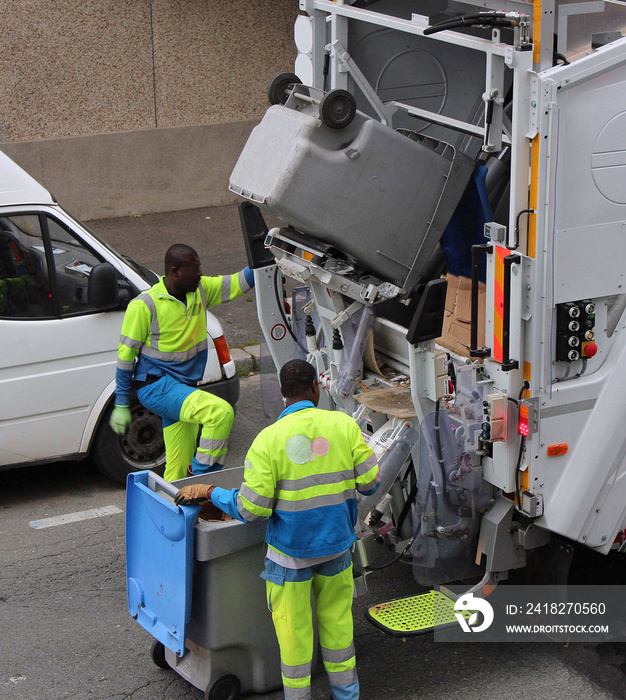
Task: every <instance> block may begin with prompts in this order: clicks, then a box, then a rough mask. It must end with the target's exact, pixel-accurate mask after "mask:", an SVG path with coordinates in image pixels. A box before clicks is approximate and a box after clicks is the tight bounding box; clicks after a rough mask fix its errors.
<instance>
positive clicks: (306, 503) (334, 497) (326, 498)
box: [274, 489, 356, 513]
mask: <svg viewBox="0 0 626 700" xmlns="http://www.w3.org/2000/svg"><path fill="white" fill-rule="evenodd" d="M351 498H356V492H355V490H354V489H346V490H345V491H342V492H341V493H329V494H324V495H322V496H314V497H313V498H305V499H303V500H302V501H285V500H283V499H280V498H279V499H277V500H276V505H275V506H274V510H282V511H286V512H289V513H299V512H302V511H304V510H312V509H313V508H321V507H322V506H335V505H338V504H339V503H345V502H346V501H347V500H349V499H351Z"/></svg>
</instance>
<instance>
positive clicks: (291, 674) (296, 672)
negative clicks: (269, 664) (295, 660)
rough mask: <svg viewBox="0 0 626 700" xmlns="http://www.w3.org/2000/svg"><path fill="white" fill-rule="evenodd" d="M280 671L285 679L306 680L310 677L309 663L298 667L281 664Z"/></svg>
mask: <svg viewBox="0 0 626 700" xmlns="http://www.w3.org/2000/svg"><path fill="white" fill-rule="evenodd" d="M280 670H281V673H282V674H283V676H284V677H285V678H308V677H309V676H310V675H311V662H310V661H309V663H307V664H300V665H299V666H288V665H287V664H284V663H282V662H281V664H280Z"/></svg>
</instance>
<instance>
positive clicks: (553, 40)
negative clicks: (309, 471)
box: [229, 0, 626, 595]
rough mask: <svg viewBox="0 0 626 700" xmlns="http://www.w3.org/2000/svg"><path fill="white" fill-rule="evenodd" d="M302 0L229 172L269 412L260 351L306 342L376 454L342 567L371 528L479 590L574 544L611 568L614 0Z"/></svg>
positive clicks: (623, 122) (537, 572)
mask: <svg viewBox="0 0 626 700" xmlns="http://www.w3.org/2000/svg"><path fill="white" fill-rule="evenodd" d="M299 7H300V10H301V13H300V15H299V16H298V17H297V20H296V23H295V31H294V35H295V42H296V47H297V50H298V55H297V58H296V62H295V70H294V72H293V73H290V72H287V73H284V74H280V75H278V76H276V77H275V78H274V79H273V80H272V82H271V83H270V88H269V93H268V96H269V100H270V103H271V106H270V107H269V109H268V110H267V112H266V114H265V116H264V117H263V119H262V120H261V121H260V123H259V124H258V125H257V126H256V127H255V129H254V130H253V131H252V133H251V135H250V137H249V140H248V142H247V143H246V145H245V147H244V149H243V151H242V153H241V155H240V157H239V160H238V162H237V164H236V166H235V168H234V170H233V172H232V174H231V177H230V183H229V187H230V190H231V191H233V192H235V193H236V194H238V195H239V196H240V197H241V198H242V202H241V204H240V212H241V219H242V225H243V228H244V234H245V235H244V238H245V240H246V246H247V251H248V255H249V259H250V262H251V264H252V266H253V267H254V268H255V275H256V293H257V304H258V314H259V319H260V322H261V327H262V330H263V334H264V339H265V343H266V347H267V353H268V358H269V359H270V360H271V362H269V363H268V365H267V366H269V367H270V370H269V371H268V372H264V374H263V382H264V384H263V393H264V406H265V408H266V413H267V414H268V416H270V417H275V416H276V413H277V411H278V410H279V408H277V407H279V401H278V399H277V396H276V392H275V387H276V382H275V376H274V373H275V371H276V370H277V369H280V367H281V366H282V365H283V364H284V363H285V362H286V361H288V360H289V359H291V358H293V357H300V358H304V359H307V360H308V361H309V362H311V363H312V364H313V365H314V366H315V367H316V369H317V372H318V377H319V383H320V387H321V390H322V391H321V395H322V398H321V403H320V406H321V407H322V408H327V409H332V410H338V411H344V412H346V413H349V414H350V415H352V416H353V417H354V418H355V420H356V421H357V422H358V424H359V426H360V427H361V430H362V432H363V435H364V436H365V438H366V439H367V440H368V441H369V443H370V444H371V445H372V447H373V448H374V449H375V451H376V453H377V455H378V457H379V463H380V466H381V470H382V473H383V478H382V486H381V488H380V490H379V491H378V493H377V494H375V495H374V496H370V497H368V498H367V499H364V500H362V501H361V502H360V505H359V513H360V520H359V524H358V526H357V529H358V533H357V535H358V542H357V547H356V549H355V553H354V564H355V572H357V574H358V576H357V588H358V589H361V590H363V589H365V588H366V584H367V578H366V577H367V575H368V573H369V571H371V570H373V569H375V568H376V562H377V561H380V560H381V559H380V557H381V556H382V555H384V554H387V557H389V556H392V557H393V560H398V561H400V560H402V561H405V562H409V563H411V564H412V567H413V573H414V577H415V579H416V581H417V582H418V583H419V584H421V585H423V586H427V587H431V588H432V587H436V586H441V585H447V584H449V583H450V582H459V581H460V582H470V583H468V584H467V590H468V591H473V592H475V593H476V594H477V595H480V594H484V593H485V592H488V591H490V590H493V588H494V587H495V586H496V585H497V584H498V583H499V582H501V581H504V580H506V579H511V580H512V579H513V577H514V576H516V575H517V576H520V575H523V574H524V573H525V574H526V575H527V577H528V578H527V579H526V580H528V581H531V582H538V581H540V580H550V581H553V582H557V581H558V582H566V581H567V580H568V576H569V575H570V573H571V570H572V569H571V566H572V561H576V557H577V556H582V557H585V556H588V557H591V559H590V560H589V561H592V562H593V565H592V566H591V567H589V566H588V567H587V570H590V569H593V570H594V571H601V570H603V569H602V567H601V566H600V563H599V562H610V563H611V568H610V570H611V571H613V572H614V573H613V574H610V575H606V576H605V577H604V578H603V579H602V580H603V582H604V583H617V582H618V577H619V576H622V577H623V573H620V572H623V570H624V565H625V564H626V562H624V560H623V559H622V557H623V556H624V553H625V552H626V431H625V430H624V424H625V421H626V405H625V403H624V386H626V316H625V314H624V312H625V310H626V279H625V275H626V99H625V98H624V84H625V81H626V38H623V36H622V33H623V31H624V28H626V5H624V3H621V2H613V1H612V0H602V1H600V2H592V3H569V2H559V1H554V0H534V2H527V1H526V0H488V2H483V0H476V1H472V0H467V1H464V2H456V1H455V0H394V1H392V0H379V1H375V0H374V1H372V0H357V1H356V2H349V1H348V0H338V1H337V2H331V1H330V0H301V1H300V3H299ZM264 214H270V215H272V217H276V218H278V219H279V220H280V222H281V225H279V226H276V227H274V228H271V229H268V227H267V225H266V222H265V217H264ZM273 220H274V221H275V220H276V219H275V218H273ZM273 379H274V380H273ZM389 550H391V555H389ZM615 572H617V573H615ZM542 575H544V576H545V578H544V579H541V576H542Z"/></svg>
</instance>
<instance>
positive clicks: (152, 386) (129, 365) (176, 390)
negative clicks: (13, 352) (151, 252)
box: [110, 243, 254, 481]
mask: <svg viewBox="0 0 626 700" xmlns="http://www.w3.org/2000/svg"><path fill="white" fill-rule="evenodd" d="M253 286H254V274H253V272H252V270H250V268H248V267H246V268H245V269H244V270H242V271H241V272H239V273H235V274H233V275H225V276H223V277H221V276H220V277H205V276H203V275H202V270H201V269H200V259H199V257H198V254H197V253H196V251H195V250H194V249H193V248H191V247H190V246H187V245H184V244H181V243H177V244H175V245H173V246H171V247H170V248H169V249H168V251H167V252H166V253H165V276H164V277H161V279H160V280H159V282H157V283H156V284H155V285H154V286H152V287H151V288H150V289H148V290H147V291H146V292H143V293H142V294H140V295H139V296H138V297H136V298H135V299H133V300H132V301H131V302H130V304H129V305H128V308H127V309H126V314H125V315H124V321H123V323H122V331H121V336H120V344H119V346H118V353H117V358H118V359H117V371H116V383H117V386H116V391H115V407H114V409H113V412H112V414H111V419H110V425H111V428H112V429H113V430H114V431H115V432H116V433H117V434H118V435H123V434H124V433H126V432H127V430H128V428H129V427H130V424H131V421H132V419H131V413H130V406H129V395H130V391H131V388H134V389H136V390H137V398H138V399H139V401H140V402H141V403H142V404H143V405H144V406H145V407H146V408H147V409H149V410H150V411H153V412H154V413H156V414H157V415H159V416H161V419H162V421H163V439H164V442H165V463H166V464H165V474H164V477H165V479H166V480H167V481H174V480H176V479H182V478H184V477H186V476H189V474H190V473H192V474H202V473H205V472H208V471H217V470H219V469H221V468H222V465H223V462H224V456H225V455H226V451H227V441H228V434H229V433H230V429H231V426H232V424H233V418H234V412H233V409H232V406H231V405H230V404H229V403H228V402H227V401H224V399H221V398H219V397H218V396H214V395H213V394H210V393H208V392H206V391H201V390H199V389H197V385H198V382H199V381H200V380H201V379H202V375H203V374H204V369H205V365H206V361H207V327H206V313H205V310H206V309H207V308H209V307H211V306H216V305H217V304H222V303H224V302H226V301H231V300H232V299H236V298H237V297H240V296H241V295H242V294H244V293H245V292H247V291H248V290H249V289H250V288H251V287H253ZM199 425H201V426H202V433H201V435H200V443H199V445H198V447H197V450H196V441H197V436H198V426H199ZM194 453H195V456H194Z"/></svg>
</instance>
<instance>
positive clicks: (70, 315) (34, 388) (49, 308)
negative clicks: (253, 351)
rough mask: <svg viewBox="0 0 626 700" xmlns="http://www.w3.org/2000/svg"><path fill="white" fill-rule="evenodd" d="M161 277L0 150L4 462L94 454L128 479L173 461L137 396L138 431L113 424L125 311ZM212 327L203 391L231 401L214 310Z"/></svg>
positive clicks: (0, 445)
mask: <svg viewBox="0 0 626 700" xmlns="http://www.w3.org/2000/svg"><path fill="white" fill-rule="evenodd" d="M156 281H157V276H156V275H155V274H154V273H153V272H151V271H150V270H147V269H146V268H145V267H142V266H141V265H139V264H137V263H135V262H134V261H132V260H130V259H129V258H125V257H123V256H122V255H120V254H119V253H117V252H116V251H114V250H113V249H112V248H110V247H109V246H107V245H106V243H103V242H102V241H101V240H100V239H99V238H98V237H97V236H96V235H94V234H93V233H91V232H90V231H89V230H88V229H87V228H86V227H85V226H84V224H80V223H79V222H78V221H76V219H74V218H73V217H72V216H70V215H69V214H68V213H67V212H66V211H64V209H63V208H62V207H60V206H59V204H58V203H57V202H56V201H55V199H54V197H52V196H51V195H50V193H49V192H48V191H47V190H45V189H44V188H43V187H42V186H41V185H40V184H39V183H37V182H36V181H35V180H34V179H33V178H32V177H30V175H28V174H27V173H26V172H25V171H24V170H22V169H21V168H20V167H19V166H18V165H17V164H16V163H14V162H13V161H12V160H11V159H10V158H8V157H7V156H6V155H4V154H3V153H0V348H1V352H0V469H6V468H9V467H14V466H20V465H29V464H34V463H40V462H51V461H56V460H62V459H63V460H65V459H74V458H75V459H82V458H84V457H86V456H87V455H88V454H91V455H92V458H93V461H94V462H95V464H96V465H97V467H98V468H99V469H100V470H101V471H102V472H103V473H104V474H106V475H107V476H109V477H111V478H113V479H114V480H116V481H118V482H120V483H124V481H125V478H126V475H127V474H128V473H129V472H130V471H133V470H137V469H154V468H159V467H161V466H162V465H163V464H164V462H165V451H164V445H163V435H162V429H161V419H160V418H159V417H158V416H156V415H154V414H153V413H151V412H150V411H147V410H146V409H145V408H144V407H143V406H141V404H139V403H138V402H137V399H136V397H134V396H132V397H131V411H132V415H133V423H132V426H131V428H130V430H129V432H128V433H127V434H126V435H125V436H124V437H123V438H118V436H117V435H115V433H113V431H112V430H111V429H110V428H109V414H110V411H111V410H112V406H113V397H114V391H115V367H116V360H117V344H118V340H119V334H120V327H121V325H122V317H123V315H124V309H125V308H126V306H127V304H128V301H129V300H130V299H132V298H133V297H135V296H136V295H137V294H139V293H140V292H141V291H143V290H145V289H148V288H149V287H150V286H151V285H152V284H154V283H155V282H156ZM207 329H208V336H209V337H208V342H209V355H208V361H207V367H206V370H205V374H204V377H203V380H202V383H201V386H200V388H202V389H205V390H208V391H211V392H213V393H215V394H217V395H219V396H221V397H222V398H224V399H226V400H227V401H229V402H230V403H231V404H233V405H234V404H235V403H236V401H237V399H238V398H239V377H238V375H237V372H236V369H235V363H234V362H233V361H232V360H231V358H230V353H229V351H228V345H227V344H226V342H225V341H224V339H223V332H222V328H221V325H220V323H219V321H218V320H217V319H216V318H215V317H214V316H213V315H212V314H210V313H208V314H207ZM215 340H217V342H214V341H215Z"/></svg>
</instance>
